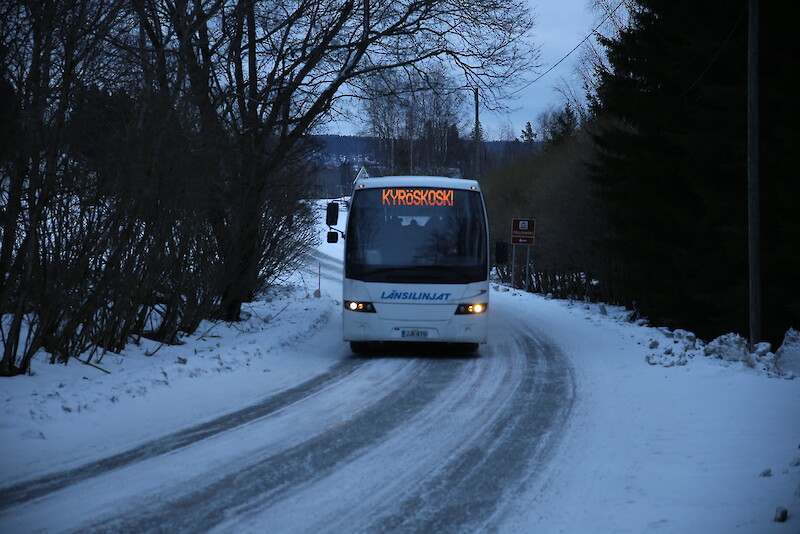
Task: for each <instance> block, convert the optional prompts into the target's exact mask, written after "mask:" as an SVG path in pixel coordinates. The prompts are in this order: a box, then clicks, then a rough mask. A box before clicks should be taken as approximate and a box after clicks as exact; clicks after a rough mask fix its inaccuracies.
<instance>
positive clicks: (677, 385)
mask: <svg viewBox="0 0 800 534" xmlns="http://www.w3.org/2000/svg"><path fill="white" fill-rule="evenodd" d="M340 246H341V245H328V244H323V245H321V246H320V248H319V252H318V253H317V254H316V255H315V256H313V257H312V258H311V259H310V260H309V265H308V269H306V270H305V271H302V272H298V273H295V274H294V275H292V276H291V277H289V278H287V279H286V280H284V281H283V282H282V285H280V286H278V287H276V288H274V290H273V291H271V292H270V294H269V295H267V296H265V298H264V300H262V301H259V302H255V303H253V304H252V305H250V306H248V307H247V309H246V315H247V319H246V320H245V321H242V322H241V323H237V324H226V323H216V324H213V323H206V324H204V325H203V326H202V327H201V328H200V329H199V330H198V332H197V333H195V334H193V335H191V336H186V337H185V338H183V339H182V341H183V344H182V345H179V346H162V347H159V346H158V345H156V344H154V343H152V342H149V341H147V340H142V342H141V344H140V345H139V346H135V345H131V346H130V347H129V348H127V349H126V350H125V351H124V352H123V353H122V354H106V355H105V356H104V357H103V358H102V360H101V361H99V362H97V365H98V367H100V368H102V369H98V368H95V367H91V366H87V365H84V364H81V363H79V362H77V361H73V362H70V363H69V365H67V366H51V365H48V364H46V363H45V360H46V355H44V354H41V355H39V356H37V358H36V359H35V361H34V362H33V365H32V376H20V377H14V378H3V379H0V399H2V400H3V404H2V408H0V413H1V414H2V419H0V443H2V444H3V448H2V450H3V453H2V455H0V473H2V474H1V475H0V490H2V489H3V488H8V487H10V486H12V485H15V484H20V483H24V482H25V481H26V480H30V479H34V478H36V477H40V476H43V475H46V474H48V473H53V472H56V471H63V470H66V469H69V468H73V467H79V466H81V465H84V464H86V463H88V462H91V461H95V460H98V459H102V458H105V457H108V456H111V455H113V454H117V453H120V452H123V451H126V450H130V449H132V448H135V447H136V445H137V444H142V443H146V442H148V441H150V440H153V439H156V438H158V437H160V436H163V435H166V434H168V433H170V432H174V431H175V430H178V429H181V428H186V427H190V426H192V425H196V424H197V423H199V422H202V421H205V420H210V419H213V418H216V417H219V416H222V415H224V414H227V413H230V412H233V411H235V410H238V409H241V408H244V407H247V406H249V405H252V404H254V403H256V402H257V401H259V400H261V399H265V398H268V397H270V396H271V395H274V394H276V393H277V392H281V391H286V390H287V389H289V388H291V387H292V386H294V385H297V384H299V383H301V382H303V381H305V380H308V379H310V378H312V377H314V376H316V375H320V374H322V373H324V372H326V371H328V370H329V369H331V368H332V367H333V366H335V365H336V364H337V363H339V362H340V361H341V359H342V355H343V354H346V353H347V351H346V350H344V348H343V347H344V344H343V343H342V342H341V341H340V339H341V335H340V330H339V328H340V324H341V323H340V320H339V310H340V306H341V303H340V301H339V298H340V295H339V292H340V291H341V284H340V283H338V282H337V280H336V276H335V272H334V271H335V267H336V259H337V258H340V257H341V256H340V254H341V249H340V248H339V247H340ZM318 267H319V272H321V273H322V276H321V277H319V278H318V277H317V272H318ZM332 273H333V274H332ZM318 284H319V285H320V287H321V296H320V297H319V298H316V297H315V296H314V291H315V290H316V289H317V287H318ZM491 299H492V313H493V321H514V322H516V323H518V324H519V325H521V326H522V327H524V328H526V329H529V330H530V331H531V332H533V334H534V337H537V338H540V339H543V340H547V341H548V342H549V343H550V344H552V345H554V346H555V347H557V348H558V349H560V351H561V352H562V353H563V354H564V355H566V357H567V358H568V361H569V364H570V365H571V367H572V372H573V374H574V381H575V401H574V404H573V408H572V411H571V414H570V417H569V418H568V420H566V421H564V425H565V429H564V434H563V436H562V438H561V441H560V443H559V445H558V447H557V450H556V453H555V455H554V457H553V459H552V460H551V461H550V462H549V464H548V465H547V466H545V467H544V468H543V471H544V472H543V473H542V476H541V477H540V479H539V480H540V482H541V483H537V484H535V485H533V484H532V485H531V486H530V487H528V488H527V489H524V490H523V492H522V493H521V494H517V495H518V496H517V497H515V498H514V500H513V501H509V502H504V503H503V506H502V507H501V508H500V509H501V510H502V514H501V516H499V517H495V518H493V520H492V524H493V525H497V529H498V530H499V531H501V532H543V533H549V532H614V533H618V532H675V533H686V532H697V533H723V532H748V533H753V534H756V533H768V532H780V533H787V534H788V533H791V534H797V533H798V532H800V379H791V376H792V375H791V373H788V374H787V373H781V372H780V368H779V366H776V365H775V358H774V355H772V354H771V353H769V352H768V351H767V350H766V348H765V347H762V350H761V351H760V354H758V355H751V354H750V353H749V352H748V351H744V352H741V351H739V352H737V350H738V349H737V345H736V340H735V339H733V338H730V339H728V340H727V341H725V340H723V341H725V342H722V341H721V342H718V343H717V344H716V345H714V346H712V347H711V349H709V351H706V350H705V349H706V348H707V345H704V344H703V343H702V342H700V341H699V340H696V339H694V336H693V335H691V334H690V333H688V332H677V333H675V332H669V331H666V330H663V329H657V328H652V327H648V326H646V325H643V324H636V323H632V322H629V321H628V320H627V318H628V315H629V312H627V311H625V310H624V309H620V308H616V307H612V306H601V305H596V304H587V303H582V302H565V301H557V300H551V299H547V298H544V297H542V296H539V295H532V294H525V293H523V292H520V291H513V290H509V289H508V288H505V287H501V286H498V285H495V286H494V287H493V290H492V294H491ZM499 341H500V340H497V339H492V340H490V343H498V342H499ZM706 352H710V354H709V355H706ZM148 354H151V355H149V356H148ZM719 356H723V357H719ZM737 360H740V361H737ZM389 363H390V364H392V365H397V364H396V363H395V362H389ZM243 446H244V445H243ZM119 483H120V484H123V485H124V484H125V481H124V480H121V481H119ZM520 495H521V496H520ZM98 497H99V496H98ZM81 498H82V499H86V500H92V499H93V498H95V496H93V495H82V496H81ZM778 507H784V508H786V509H787V510H788V520H787V521H786V522H783V523H779V522H775V521H774V517H775V514H776V509H777V508H778ZM498 513H499V512H498ZM12 523H13V522H11V518H10V517H8V514H3V513H2V512H0V531H2V532H11V530H9V529H8V528H9V525H11V524H12ZM4 525H5V526H4ZM59 529H60V524H59V521H58V518H57V517H54V518H53V520H52V522H51V523H50V524H49V526H48V530H55V531H58V530H59Z"/></svg>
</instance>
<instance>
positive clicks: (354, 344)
mask: <svg viewBox="0 0 800 534" xmlns="http://www.w3.org/2000/svg"><path fill="white" fill-rule="evenodd" d="M368 348H369V341H351V342H350V350H351V351H353V352H355V353H359V352H367V349H368Z"/></svg>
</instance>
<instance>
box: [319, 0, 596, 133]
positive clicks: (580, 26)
mask: <svg viewBox="0 0 800 534" xmlns="http://www.w3.org/2000/svg"><path fill="white" fill-rule="evenodd" d="M529 1H530V4H531V7H532V9H533V12H534V15H535V19H536V25H535V27H534V29H533V38H534V40H535V42H536V44H537V45H539V46H540V47H541V48H540V52H541V55H540V60H539V61H540V62H541V64H542V66H541V67H540V68H539V70H538V71H537V72H531V73H529V74H528V76H526V78H527V80H528V81H531V80H533V79H535V78H536V77H537V76H538V75H539V74H541V73H543V72H545V71H546V70H547V69H549V68H550V67H551V66H553V65H554V64H555V63H556V62H558V60H559V59H561V58H562V57H564V56H565V55H566V54H567V53H569V51H570V50H572V49H573V48H574V47H575V45H577V44H578V43H579V42H581V41H582V40H583V38H584V37H586V35H587V34H589V33H590V32H591V30H592V29H593V28H594V26H595V24H596V17H595V16H594V15H593V14H592V13H591V11H590V9H589V2H590V0H529ZM578 52H579V51H575V52H574V53H573V54H572V55H571V56H570V57H569V58H567V59H566V60H565V61H563V62H562V63H561V64H560V65H559V66H558V67H556V68H555V69H553V71H551V72H550V73H548V74H547V75H546V76H545V77H544V78H542V79H541V80H539V81H538V82H536V83H534V84H532V85H531V86H530V87H528V88H527V89H525V90H523V91H521V92H520V93H519V95H518V98H517V99H516V100H514V101H509V102H506V103H505V104H506V106H508V107H509V108H510V111H508V112H506V113H495V112H489V111H486V110H483V109H482V110H480V115H481V117H480V118H481V124H482V125H483V127H484V132H485V134H486V136H487V138H488V139H500V138H506V137H508V135H511V136H515V137H519V134H520V132H521V130H522V129H523V128H524V126H525V123H526V122H528V121H530V122H531V123H534V124H535V121H536V116H537V115H538V114H539V113H540V112H541V111H543V110H545V109H547V108H548V107H549V106H560V105H561V104H562V102H563V98H562V96H561V95H560V94H559V93H558V92H556V91H555V86H556V85H558V83H559V79H560V78H561V77H562V76H563V77H569V76H570V73H571V72H572V69H573V67H574V65H575V62H576V60H577V58H578ZM464 97H465V99H468V101H469V106H470V110H471V109H472V107H471V106H472V96H471V94H465V95H464ZM472 117H473V115H472V111H470V113H469V114H468V120H470V121H471V120H472ZM362 129H363V125H362V124H353V123H349V122H346V121H339V122H333V123H331V124H328V125H327V128H325V130H326V133H334V134H341V135H359V134H360V133H361V130H362Z"/></svg>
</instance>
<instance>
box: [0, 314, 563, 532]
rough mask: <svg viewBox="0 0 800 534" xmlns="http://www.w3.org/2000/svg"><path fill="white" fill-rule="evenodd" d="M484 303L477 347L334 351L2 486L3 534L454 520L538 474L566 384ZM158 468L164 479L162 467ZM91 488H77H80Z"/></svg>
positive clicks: (492, 513) (442, 524) (306, 528)
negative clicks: (178, 425)
mask: <svg viewBox="0 0 800 534" xmlns="http://www.w3.org/2000/svg"><path fill="white" fill-rule="evenodd" d="M512 324H514V321H513V317H510V316H504V314H503V313H502V312H501V311H498V313H496V314H495V316H494V325H493V331H494V332H495V335H494V339H495V340H496V341H495V342H494V343H492V344H489V345H488V346H485V347H483V348H482V349H481V350H480V353H479V355H478V356H477V357H474V356H465V355H463V354H458V353H454V352H448V351H445V350H443V349H442V348H441V347H437V346H435V345H431V346H420V347H419V348H417V349H416V350H410V349H398V348H395V349H390V350H389V351H388V353H386V354H381V355H372V356H367V357H356V356H354V355H352V354H350V352H349V350H347V348H346V345H344V344H343V343H341V342H339V341H338V340H336V339H332V340H330V344H331V346H332V350H335V351H336V352H337V353H338V357H339V359H340V362H339V363H337V364H335V365H334V366H333V367H331V368H330V369H329V370H328V371H327V372H326V373H324V374H321V375H318V376H315V377H313V378H312V379H310V380H308V381H306V382H304V383H302V384H299V385H297V386H295V387H292V388H290V389H287V390H285V391H283V392H281V393H278V394H276V395H273V396H271V397H269V398H267V399H265V400H262V401H260V402H259V403H258V404H255V405H252V406H250V407H247V408H244V409H242V410H239V411H237V412H235V413H233V414H230V415H226V416H223V417H220V418H218V419H215V420H213V421H209V422H206V423H203V424H201V425H199V426H197V427H195V428H190V429H187V430H183V431H180V432H177V433H174V434H172V435H169V436H166V437H163V438H160V439H157V440H154V441H151V442H149V443H146V444H144V445H143V446H140V447H137V448H136V449H134V450H130V451H127V452H125V453H122V454H118V455H115V456H112V457H110V458H107V459H104V460H101V461H97V462H93V463H91V464H89V465H85V466H81V467H79V468H77V469H72V470H69V471H66V472H63V473H57V474H55V475H50V476H45V477H42V478H40V479H38V480H35V481H28V482H25V483H24V484H21V485H20V486H19V487H13V488H10V489H8V488H7V489H5V490H3V491H2V493H0V503H2V504H0V514H2V518H3V524H4V525H5V527H6V528H9V529H10V530H7V532H23V531H28V532H34V531H37V530H39V529H45V530H47V529H50V528H52V526H53V525H52V517H53V516H54V515H56V516H59V517H63V518H66V520H67V521H68V522H64V521H62V522H60V523H59V525H58V529H59V530H64V531H75V532H78V531H80V532H110V531H113V532H142V531H148V532H154V531H163V532H177V531H182V532H197V531H204V530H209V529H211V530H215V531H218V532H264V531H265V529H267V530H269V531H271V532H360V531H367V532H375V531H413V532H464V531H469V530H483V529H485V528H486V527H487V526H488V525H491V524H492V522H493V521H495V520H496V519H497V518H498V517H503V510H502V506H501V505H502V504H503V503H507V502H513V496H514V494H515V493H517V492H519V491H521V490H523V489H528V490H529V489H530V487H531V486H532V485H535V484H537V482H538V480H539V477H538V473H539V472H540V471H541V469H542V466H543V465H545V464H546V463H547V462H548V459H549V457H550V454H551V452H552V451H553V447H554V445H555V444H557V442H558V440H559V437H560V436H561V431H562V429H563V428H564V423H565V421H566V420H567V419H568V417H569V413H570V409H571V406H572V401H573V396H574V392H573V389H574V383H573V379H572V374H571V370H570V367H569V365H568V363H567V360H566V359H565V358H564V356H563V355H562V354H561V353H560V352H559V351H558V350H556V349H555V348H554V347H552V346H549V345H547V344H546V343H545V342H543V341H541V340H537V339H535V338H534V337H532V336H530V335H528V334H525V333H524V332H523V331H521V330H520V329H515V328H512V327H511V326H509V325H512ZM165 473H169V477H165V476H164V474H165ZM86 495H91V496H92V498H91V499H86V497H85V496H86Z"/></svg>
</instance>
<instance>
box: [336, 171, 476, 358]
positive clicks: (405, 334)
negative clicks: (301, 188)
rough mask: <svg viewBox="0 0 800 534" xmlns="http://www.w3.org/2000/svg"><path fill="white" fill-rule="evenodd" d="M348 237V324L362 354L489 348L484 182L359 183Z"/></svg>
mask: <svg viewBox="0 0 800 534" xmlns="http://www.w3.org/2000/svg"><path fill="white" fill-rule="evenodd" d="M330 208H333V209H329V210H328V214H329V217H328V221H327V222H328V224H329V225H332V224H336V215H337V214H338V206H336V205H335V204H334V205H332V206H330ZM344 236H345V257H344V282H343V300H344V310H343V312H342V314H343V321H342V322H343V332H344V340H345V341H349V342H350V348H351V349H352V350H353V352H361V351H364V350H366V349H367V348H368V347H369V343H370V342H372V341H427V342H445V343H458V344H461V345H463V347H464V348H466V349H467V350H475V349H477V348H478V345H479V344H480V343H486V334H487V319H488V318H487V309H488V306H489V227H488V222H487V218H486V206H485V204H484V201H483V195H482V194H481V190H480V187H479V185H478V182H476V181H474V180H463V179H457V178H443V177H432V176H391V177H382V178H359V179H357V180H356V183H355V188H354V190H353V196H352V198H351V201H350V209H349V217H348V222H347V229H346V231H345V233H344ZM337 238H338V234H336V233H335V232H331V233H329V238H328V240H329V241H335V240H336V239H337Z"/></svg>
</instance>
